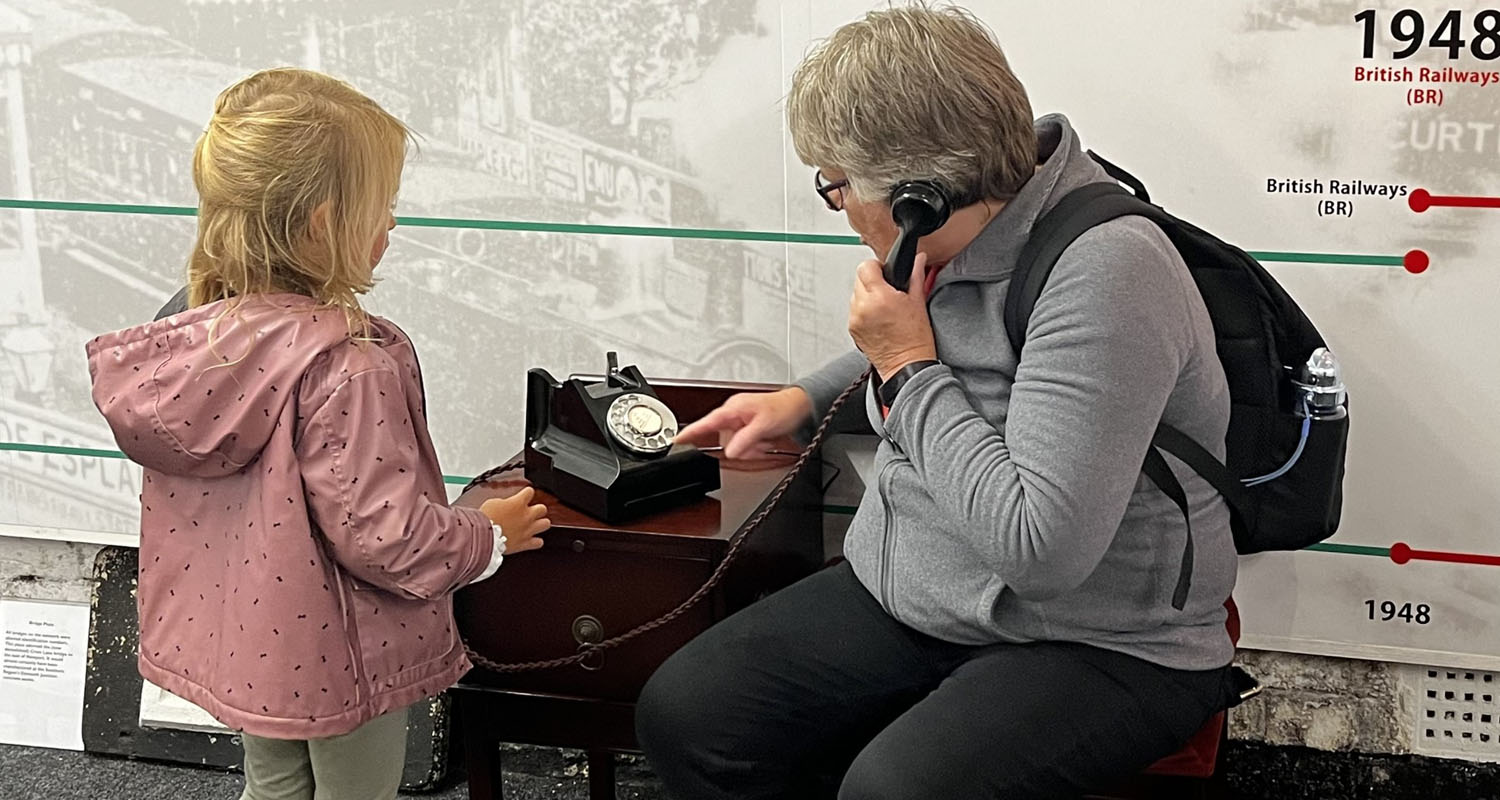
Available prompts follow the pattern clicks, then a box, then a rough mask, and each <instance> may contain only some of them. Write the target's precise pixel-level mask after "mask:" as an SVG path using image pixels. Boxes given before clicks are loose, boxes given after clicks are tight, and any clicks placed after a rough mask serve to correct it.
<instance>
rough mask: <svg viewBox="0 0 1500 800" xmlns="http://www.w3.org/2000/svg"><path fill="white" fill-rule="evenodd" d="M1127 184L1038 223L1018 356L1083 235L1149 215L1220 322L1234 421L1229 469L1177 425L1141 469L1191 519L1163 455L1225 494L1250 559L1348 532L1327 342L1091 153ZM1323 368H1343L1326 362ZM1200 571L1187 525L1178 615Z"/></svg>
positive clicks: (1279, 298) (1011, 301)
mask: <svg viewBox="0 0 1500 800" xmlns="http://www.w3.org/2000/svg"><path fill="white" fill-rule="evenodd" d="M1089 155H1090V156H1091V157H1092V158H1094V160H1095V161H1097V162H1099V164H1100V165H1101V166H1103V167H1104V169H1105V170H1106V171H1107V172H1108V173H1109V175H1110V177H1112V178H1114V179H1115V180H1116V181H1119V183H1123V184H1125V185H1126V186H1129V187H1130V191H1126V189H1125V188H1124V187H1122V186H1120V185H1119V184H1117V183H1112V182H1109V183H1093V184H1088V185H1086V186H1083V187H1080V188H1078V189H1075V190H1073V191H1072V192H1069V193H1068V195H1067V196H1065V197H1064V198H1063V199H1062V200H1061V201H1060V202H1059V203H1058V204H1057V205H1056V207H1054V208H1053V209H1052V210H1050V211H1048V212H1047V213H1046V214H1044V215H1043V216H1042V218H1041V219H1040V220H1038V221H1037V223H1036V226H1035V227H1034V228H1033V229H1032V232H1031V236H1030V238H1029V239H1028V241H1027V242H1026V245H1025V247H1024V248H1023V249H1022V250H1021V256H1020V259H1019V261H1018V263H1017V264H1016V270H1015V273H1014V274H1013V276H1012V278H1011V284H1010V290H1009V291H1008V293H1007V298H1006V303H1005V330H1006V333H1007V334H1008V335H1009V336H1010V340H1011V343H1012V346H1013V347H1014V348H1015V350H1016V353H1017V357H1018V358H1019V355H1020V352H1021V348H1022V347H1023V346H1024V344H1025V339H1026V324H1027V321H1028V320H1029V319H1030V317H1031V312H1032V309H1033V308H1035V306H1036V301H1037V298H1038V297H1039V296H1040V295H1041V293H1042V289H1043V287H1044V286H1045V285H1046V283H1047V276H1048V275H1049V274H1050V273H1051V272H1052V267H1053V265H1054V264H1056V263H1057V259H1058V257H1059V256H1061V255H1062V252H1063V250H1065V249H1066V248H1067V247H1068V245H1070V244H1071V243H1072V242H1073V240H1074V239H1076V238H1077V237H1078V236H1079V235H1080V234H1082V233H1083V232H1084V231H1086V230H1088V229H1090V228H1092V227H1094V226H1095V225H1099V224H1102V223H1104V222H1107V221H1109V220H1112V219H1115V218H1116V217H1121V216H1125V215H1137V216H1142V217H1146V218H1147V219H1149V220H1151V221H1152V222H1155V223H1156V224H1157V225H1158V226H1159V227H1160V228H1161V229H1162V231H1163V232H1165V233H1166V235H1167V237H1168V238H1170V239H1171V240H1172V243H1173V245H1175V246H1176V248H1177V251H1178V253H1180V254H1181V256H1182V259H1183V261H1185V262H1186V263H1187V267H1188V270H1189V271H1190V272H1191V273H1192V275H1193V280H1194V281H1195V282H1196V283H1197V285H1198V291H1199V293H1200V294H1201V295H1202V296H1203V301H1204V304H1205V305H1206V306H1207V307H1208V313H1209V316H1210V317H1212V318H1213V325H1214V337H1215V339H1216V340H1217V344H1218V353H1219V360H1220V361H1221V362H1222V364H1223V366H1224V372H1225V375H1226V377H1227V378H1228V382H1229V394H1230V399H1231V411H1230V418H1229V432H1228V434H1227V436H1226V437H1225V445H1226V448H1227V449H1226V453H1227V458H1226V462H1227V463H1224V462H1220V461H1219V460H1218V459H1217V458H1215V457H1214V456H1213V454H1212V453H1210V452H1209V451H1208V450H1207V449H1205V448H1204V447H1203V446H1202V445H1201V444H1199V443H1198V442H1195V441H1193V440H1192V439H1191V438H1189V437H1188V436H1187V435H1185V434H1183V433H1182V432H1181V431H1179V430H1177V429H1175V428H1173V427H1171V426H1169V425H1166V424H1160V425H1158V426H1157V429H1156V435H1155V436H1154V437H1153V438H1152V442H1151V447H1150V448H1149V450H1148V452H1147V453H1146V455H1145V460H1144V463H1143V465H1142V471H1143V472H1144V473H1145V474H1146V477H1148V478H1150V479H1151V481H1152V482H1153V483H1155V484H1156V485H1157V487H1158V488H1160V489H1161V490H1162V491H1163V492H1164V493H1166V494H1167V496H1169V497H1171V498H1172V500H1173V501H1174V502H1175V503H1176V504H1177V506H1178V507H1179V508H1181V509H1182V513H1183V518H1184V519H1187V518H1188V516H1189V515H1188V510H1187V496H1186V493H1185V492H1184V491H1183V489H1182V485H1181V484H1180V483H1179V482H1178V480H1177V478H1176V476H1174V475H1173V474H1172V470H1171V469H1170V468H1169V467H1168V466H1167V462H1166V460H1165V459H1164V458H1163V456H1162V452H1163V451H1165V452H1167V453H1170V454H1172V455H1173V456H1176V457H1177V458H1178V459H1180V460H1181V461H1182V462H1183V463H1185V464H1186V465H1187V466H1189V467H1190V468H1192V470H1193V471H1194V472H1197V473H1198V474H1199V475H1201V476H1202V477H1203V478H1204V479H1205V480H1207V481H1208V482H1209V483H1210V484H1211V485H1213V487H1214V488H1215V489H1217V490H1218V492H1219V493H1220V494H1221V495H1223V497H1224V499H1225V501H1226V502H1227V503H1228V505H1229V508H1230V515H1231V520H1232V528H1233V531H1234V543H1235V549H1236V550H1237V551H1239V552H1240V553H1245V554H1248V553H1259V552H1262V551H1266V550H1300V549H1302V548H1304V547H1307V546H1308V545H1310V544H1314V543H1316V542H1320V541H1323V540H1324V539H1327V538H1328V537H1330V536H1332V535H1333V534H1334V532H1335V531H1336V530H1337V529H1338V524H1339V512H1340V506H1341V504H1342V502H1343V488H1342V487H1343V478H1344V456H1345V450H1346V448H1347V444H1348V439H1349V417H1348V412H1347V405H1346V402H1345V396H1344V391H1343V386H1342V384H1341V383H1338V382H1337V379H1336V377H1334V376H1330V375H1328V374H1327V373H1326V371H1318V370H1314V371H1313V372H1312V373H1311V374H1309V372H1308V371H1307V365H1308V364H1309V360H1310V359H1316V358H1317V357H1318V356H1321V355H1323V354H1325V353H1327V351H1326V349H1325V345H1324V342H1323V337H1322V336H1321V335H1320V334H1319V333H1318V330H1317V328H1315V327H1314V326H1313V324H1312V322H1311V321H1310V320H1309V319H1308V318H1307V315H1306V314H1304V313H1303V312H1302V309H1300V308H1298V307H1297V304H1296V302H1295V301H1293V300H1292V298H1291V296H1290V295H1288V294H1287V293H1286V291H1285V290H1284V289H1283V288H1282V287H1281V285H1280V284H1278V283H1277V282H1276V279H1275V278H1273V277H1272V276H1271V275H1270V273H1268V272H1266V270H1265V269H1264V268H1263V267H1262V266H1261V265H1260V263H1259V262H1257V261H1256V260H1255V259H1254V258H1251V257H1250V255H1249V254H1247V253H1246V252H1245V251H1243V250H1241V249H1239V248H1237V247H1235V246H1233V245H1230V244H1227V243H1225V242H1223V241H1221V240H1220V239H1218V238H1217V237H1215V236H1213V235H1212V234H1210V233H1207V232H1205V231H1203V230H1200V229H1199V228H1197V227H1194V226H1193V225H1191V224H1189V223H1187V222H1184V221H1182V220H1180V219H1178V218H1176V217H1174V216H1172V215H1171V214H1169V213H1167V212H1166V211H1165V210H1163V209H1162V208H1161V207H1160V206H1157V205H1155V204H1153V203H1151V202H1150V198H1149V196H1148V195H1147V194H1146V187H1145V186H1143V185H1142V184H1141V182H1140V181H1138V180H1136V179H1135V177H1133V176H1131V175H1130V174H1129V173H1127V172H1125V171H1124V170H1122V169H1120V168H1119V167H1116V166H1115V165H1113V164H1111V163H1109V162H1108V161H1105V160H1104V159H1102V158H1100V157H1099V156H1097V155H1095V154H1094V153H1093V152H1090V153H1089ZM1321 363H1322V364H1324V365H1327V364H1331V363H1334V362H1327V361H1325V362H1321ZM1192 565H1193V537H1192V524H1191V521H1189V523H1188V537H1187V545H1186V547H1185V549H1184V551H1183V556H1182V572H1181V574H1180V577H1179V579H1178V585H1177V590H1176V592H1175V593H1174V595H1173V600H1172V605H1173V607H1174V608H1177V609H1178V610H1181V609H1182V607H1183V605H1184V603H1186V601H1187V593H1188V588H1189V580H1190V577H1191V575H1192Z"/></svg>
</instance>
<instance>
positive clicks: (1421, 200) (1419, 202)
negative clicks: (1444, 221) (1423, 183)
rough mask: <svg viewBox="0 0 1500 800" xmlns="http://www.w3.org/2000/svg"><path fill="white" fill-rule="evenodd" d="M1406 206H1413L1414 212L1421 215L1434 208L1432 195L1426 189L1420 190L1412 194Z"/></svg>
mask: <svg viewBox="0 0 1500 800" xmlns="http://www.w3.org/2000/svg"><path fill="white" fill-rule="evenodd" d="M1406 204H1407V205H1409V206H1411V210H1412V211H1415V212H1417V213H1418V214H1420V213H1422V212H1423V211H1426V210H1427V209H1429V208H1432V193H1431V192H1429V191H1427V190H1426V189H1418V190H1416V191H1414V192H1412V193H1411V197H1409V198H1407V200H1406Z"/></svg>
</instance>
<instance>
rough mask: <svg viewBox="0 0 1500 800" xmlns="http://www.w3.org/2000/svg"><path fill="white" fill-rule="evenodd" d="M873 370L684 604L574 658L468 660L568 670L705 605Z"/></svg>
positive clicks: (472, 655)
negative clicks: (506, 661) (699, 605)
mask: <svg viewBox="0 0 1500 800" xmlns="http://www.w3.org/2000/svg"><path fill="white" fill-rule="evenodd" d="M871 371H872V370H870V369H866V370H865V372H864V374H862V375H860V376H859V379H858V380H856V381H854V382H853V383H851V384H849V386H848V388H846V389H844V391H843V392H842V393H840V394H839V396H838V397H837V398H835V399H834V401H833V404H832V405H831V406H829V407H828V413H827V414H825V415H824V416H823V421H822V422H821V423H819V424H818V430H817V432H816V433H814V434H813V437H812V441H811V442H809V443H808V445H807V447H806V448H804V449H803V450H802V454H801V455H799V456H798V457H797V463H796V464H794V465H793V466H792V469H791V471H790V472H788V473H787V474H786V475H785V476H784V477H783V478H782V479H781V482H780V483H778V484H777V485H776V490H775V491H774V492H772V493H771V497H770V499H769V500H768V501H767V502H766V504H765V505H764V506H762V507H761V509H760V511H759V512H758V513H757V514H756V515H755V516H754V517H751V518H750V520H749V521H748V522H746V523H745V524H744V525H741V526H740V529H739V530H738V531H737V532H736V533H735V535H734V538H733V540H732V541H731V542H730V544H729V551H728V552H727V553H725V554H724V560H723V561H720V562H719V566H718V567H716V568H715V569H714V571H713V574H711V575H709V576H708V580H707V581H706V582H704V584H703V585H702V586H701V587H699V589H698V591H696V592H693V594H692V596H690V597H688V599H686V600H684V601H682V604H681V605H679V606H677V607H676V608H674V609H672V610H671V611H669V612H667V613H666V614H663V615H662V616H660V617H657V618H656V619H654V620H651V621H650V622H646V623H642V624H641V625H638V626H636V627H635V628H632V629H631V630H629V631H626V632H625V633H622V634H620V635H619V636H616V637H614V638H612V639H605V640H604V641H602V642H597V643H594V644H585V645H581V646H580V647H579V650H578V652H577V653H575V654H573V655H571V656H566V657H563V658H553V659H548V660H546V661H519V662H512V663H500V662H497V661H491V660H490V659H488V658H485V657H484V656H482V655H480V654H479V653H477V652H475V650H474V648H472V647H470V646H469V644H468V643H467V642H465V643H464V651H465V652H466V653H468V655H469V660H471V661H473V662H474V663H475V664H478V665H479V666H481V667H483V668H485V669H487V670H490V671H491V672H530V671H536V670H544V669H556V668H558V667H566V666H568V665H570V664H579V663H582V662H583V661H585V660H587V659H588V658H590V657H592V656H593V655H594V654H595V653H602V652H604V651H605V650H608V649H610V648H612V647H619V646H620V645H622V644H625V643H626V642H628V641H630V640H632V639H635V638H637V637H639V636H643V635H645V634H647V633H650V632H651V631H654V630H656V629H657V628H660V627H662V626H663V625H667V624H670V623H671V622H672V621H673V620H675V619H677V618H678V617H680V616H682V615H683V614H685V613H687V611H688V610H689V609H691V608H692V607H693V606H695V605H697V604H698V603H700V602H702V601H703V598H705V597H707V596H708V594H709V593H710V592H712V591H713V590H714V587H716V586H718V585H719V582H720V581H722V580H723V579H724V575H725V574H726V573H727V572H728V571H729V567H730V565H732V564H733V563H734V561H735V558H736V557H737V556H738V555H739V554H740V549H741V547H742V546H743V545H744V543H745V540H746V539H748V538H750V534H752V533H754V532H755V529H756V528H758V527H759V526H760V524H761V523H762V522H764V521H765V520H766V517H768V516H770V515H771V512H772V511H775V510H776V506H777V505H778V504H779V503H780V502H781V497H782V495H784V494H786V491H787V488H788V487H790V486H791V485H792V481H793V480H795V479H796V477H797V475H798V474H799V473H800V472H802V467H803V466H804V465H806V464H807V460H808V459H809V458H811V457H812V455H813V454H814V453H816V452H817V451H818V448H819V447H820V446H822V444H823V437H824V436H825V435H826V434H827V433H828V426H829V425H831V424H833V418H834V416H835V415H836V414H838V412H839V409H840V408H842V407H843V406H844V403H845V402H846V401H847V400H848V399H849V397H850V396H851V395H853V394H854V392H855V390H857V389H858V388H859V386H860V384H862V383H864V382H865V380H866V379H868V378H869V377H870V373H871ZM521 466H522V462H519V461H517V462H512V463H510V464H504V465H502V466H499V467H495V468H494V469H491V470H489V471H488V472H485V473H484V474H482V475H480V476H479V477H476V478H475V479H474V480H473V481H470V483H469V487H470V488H472V487H474V486H476V485H478V484H481V483H484V482H485V481H488V480H491V479H493V478H494V477H496V476H498V475H501V474H504V473H506V472H510V471H512V470H515V469H519V468H520V467H521ZM465 491H468V489H467V488H466V489H465Z"/></svg>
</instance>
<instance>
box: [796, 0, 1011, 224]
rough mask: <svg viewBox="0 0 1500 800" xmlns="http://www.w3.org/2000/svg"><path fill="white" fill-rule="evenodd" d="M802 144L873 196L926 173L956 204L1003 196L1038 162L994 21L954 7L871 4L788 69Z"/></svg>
mask: <svg viewBox="0 0 1500 800" xmlns="http://www.w3.org/2000/svg"><path fill="white" fill-rule="evenodd" d="M787 118H788V123H789V125H790V128H791V133H792V143H793V145H794V146H795V147H796V149H797V155H798V157H799V158H801V160H802V162H803V163H805V164H808V165H809V166H816V167H822V168H825V169H837V170H839V171H842V172H843V173H844V174H845V175H846V176H847V177H848V179H849V188H850V190H851V191H852V192H853V193H854V195H855V196H856V197H859V198H860V199H862V200H864V201H866V202H874V201H878V202H884V201H886V200H888V199H889V194H890V191H891V190H892V189H893V188H895V186H896V185H897V184H899V183H901V182H902V181H908V180H929V181H932V182H934V183H937V184H938V185H939V186H940V187H941V188H942V189H943V190H944V191H946V192H947V193H948V195H949V197H950V199H951V200H952V203H953V205H954V207H956V208H957V207H962V206H965V205H969V204H971V203H976V202H979V201H980V200H984V199H999V200H1007V199H1010V198H1011V197H1014V196H1015V194H1016V193H1017V192H1018V191H1020V188H1021V186H1022V185H1023V184H1024V183H1025V182H1026V180H1027V179H1028V178H1030V177H1031V175H1032V174H1033V173H1034V172H1035V168H1036V157H1037V138H1036V129H1035V127H1034V120H1033V118H1032V114H1031V101H1030V100H1029V99H1028V98H1027V96H1026V89H1025V88H1024V87H1023V86H1022V85H1021V82H1020V81H1019V80H1018V79H1017V78H1016V76H1015V74H1014V73H1012V72H1011V70H1010V65H1009V63H1007V61H1006V59H1005V54H1004V53H1003V52H1001V49H1000V46H999V44H998V43H997V42H996V41H995V38H994V36H993V35H992V34H991V33H990V31H989V30H988V29H987V28H986V27H985V26H984V25H983V23H981V22H979V21H978V20H977V19H975V18H974V17H973V15H971V14H969V13H968V12H967V11H964V10H962V9H959V8H952V7H948V8H941V9H936V8H930V7H926V6H923V5H913V6H908V7H903V8H892V9H888V10H885V11H875V12H871V13H869V14H867V15H866V16H865V17H864V19H862V20H859V21H856V22H851V23H849V24H847V25H845V26H843V27H841V28H839V29H838V30H837V31H835V32H834V33H833V35H832V36H831V37H829V38H828V39H827V40H826V41H824V42H822V43H821V44H820V45H819V46H818V47H816V48H815V49H814V50H813V51H812V52H811V53H810V54H809V55H808V56H807V58H806V59H804V60H803V62H802V64H801V65H800V66H798V68H797V70H796V72H795V73H794V74H793V76H792V90H791V93H790V95H789V96H788V98H787Z"/></svg>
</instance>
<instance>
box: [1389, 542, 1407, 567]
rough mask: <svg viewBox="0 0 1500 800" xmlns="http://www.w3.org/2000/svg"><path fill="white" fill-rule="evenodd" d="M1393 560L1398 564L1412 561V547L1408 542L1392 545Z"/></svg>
mask: <svg viewBox="0 0 1500 800" xmlns="http://www.w3.org/2000/svg"><path fill="white" fill-rule="evenodd" d="M1391 560H1392V561H1394V562H1396V563H1397V564H1405V563H1407V562H1409V561H1411V545H1409V544H1407V543H1406V542H1396V543H1395V544H1393V545H1391Z"/></svg>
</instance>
